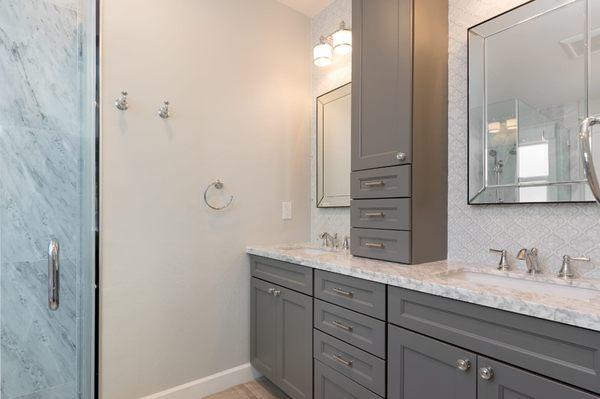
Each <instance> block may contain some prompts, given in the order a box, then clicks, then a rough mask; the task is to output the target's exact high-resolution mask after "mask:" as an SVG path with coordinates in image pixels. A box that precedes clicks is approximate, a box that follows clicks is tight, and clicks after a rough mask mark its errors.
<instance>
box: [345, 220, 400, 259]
mask: <svg viewBox="0 0 600 399" xmlns="http://www.w3.org/2000/svg"><path fill="white" fill-rule="evenodd" d="M350 239H351V250H352V255H356V256H362V257H364V258H373V259H382V260H389V261H392V262H400V263H411V233H410V231H394V230H375V229H358V228H354V227H353V228H352V229H350Z"/></svg>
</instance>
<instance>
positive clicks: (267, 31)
mask: <svg viewBox="0 0 600 399" xmlns="http://www.w3.org/2000/svg"><path fill="white" fill-rule="evenodd" d="M310 51H311V43H310V21H309V19H308V18H307V17H306V16H303V15H301V14H299V13H297V12H295V11H292V10H291V9H289V8H287V7H285V6H283V5H281V4H279V3H277V2H276V1H275V0H252V1H248V0H168V1H145V0H104V1H103V2H102V98H103V100H102V106H103V114H102V143H101V148H102V176H101V182H102V183H101V184H102V202H101V209H102V219H101V228H102V243H101V284H102V287H101V331H100V335H101V368H100V372H101V392H102V394H101V397H102V398H104V399H132V398H138V397H141V396H143V395H147V394H151V393H155V392H158V391H162V390H165V389H168V388H171V387H173V386H176V385H179V384H183V383H186V382H189V381H192V380H195V379H198V378H202V377H205V376H208V375H211V374H214V373H216V372H219V371H222V370H225V369H228V368H231V367H235V366H238V365H240V364H243V363H245V362H247V361H248V360H249V267H248V260H247V257H246V255H245V254H244V247H245V245H247V244H251V243H275V242H283V241H307V240H308V239H309V228H310V226H309V225H310V205H309V200H310V177H309V171H310V165H309V158H310V149H309V147H310V144H309V143H310V138H309V133H310V126H309V122H310V114H311V92H310V87H311V81H310V65H311V64H310V56H311V55H310ZM123 89H126V90H128V91H129V93H130V109H129V110H128V111H126V112H121V111H117V110H116V109H115V108H114V105H113V102H114V98H116V97H117V96H118V94H119V92H120V91H121V90H123ZM165 99H168V100H170V101H171V103H172V114H173V116H172V118H171V119H169V120H167V121H163V120H162V119H160V118H159V117H158V116H157V109H158V107H159V106H160V105H161V102H162V101H163V100H165ZM217 178H220V179H222V180H223V181H224V182H225V184H226V189H227V190H228V192H230V193H232V194H234V195H235V202H234V203H233V205H232V206H231V208H230V209H229V210H227V211H224V212H215V211H212V210H209V209H208V208H207V207H206V206H205V205H204V203H203V200H202V193H203V191H204V188H205V187H206V186H207V185H208V184H209V183H211V182H212V181H214V180H215V179H217ZM282 201H292V202H293V220H291V221H283V220H282V219H281V202H282Z"/></svg>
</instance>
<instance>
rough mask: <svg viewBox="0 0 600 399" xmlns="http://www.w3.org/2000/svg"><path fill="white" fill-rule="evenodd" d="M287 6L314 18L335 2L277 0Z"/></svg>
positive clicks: (328, 0)
mask: <svg viewBox="0 0 600 399" xmlns="http://www.w3.org/2000/svg"><path fill="white" fill-rule="evenodd" d="M277 1H279V2H280V3H283V4H285V5H286V6H288V7H290V8H293V9H294V10H296V11H300V12H301V13H302V14H305V15H307V16H308V17H310V18H312V17H314V16H315V15H317V14H318V13H319V12H321V11H323V10H324V9H325V7H327V6H328V5H329V4H331V3H332V2H333V0H277Z"/></svg>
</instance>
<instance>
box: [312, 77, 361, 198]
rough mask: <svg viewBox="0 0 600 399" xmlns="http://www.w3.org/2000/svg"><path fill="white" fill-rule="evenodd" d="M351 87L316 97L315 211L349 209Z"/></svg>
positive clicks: (346, 85)
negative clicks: (319, 209)
mask: <svg viewBox="0 0 600 399" xmlns="http://www.w3.org/2000/svg"><path fill="white" fill-rule="evenodd" d="M351 94H352V84H351V83H348V84H345V85H343V86H341V87H338V88H337V89H335V90H332V91H330V92H329V93H325V94H323V95H321V96H319V97H317V207H318V208H335V207H348V206H350V129H351V112H352V101H351Z"/></svg>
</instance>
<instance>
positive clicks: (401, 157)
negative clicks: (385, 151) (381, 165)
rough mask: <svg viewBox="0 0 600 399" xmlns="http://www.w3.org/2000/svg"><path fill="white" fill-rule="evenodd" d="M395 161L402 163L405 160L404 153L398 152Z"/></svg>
mask: <svg viewBox="0 0 600 399" xmlns="http://www.w3.org/2000/svg"><path fill="white" fill-rule="evenodd" d="M396 159H397V160H398V161H404V160H406V153H405V152H399V153H397V154H396Z"/></svg>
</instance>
